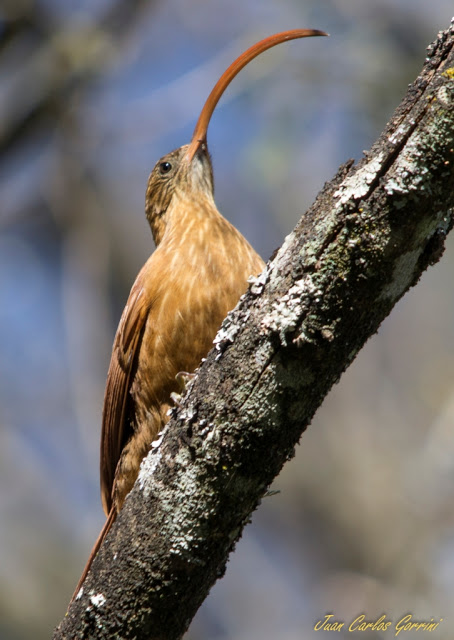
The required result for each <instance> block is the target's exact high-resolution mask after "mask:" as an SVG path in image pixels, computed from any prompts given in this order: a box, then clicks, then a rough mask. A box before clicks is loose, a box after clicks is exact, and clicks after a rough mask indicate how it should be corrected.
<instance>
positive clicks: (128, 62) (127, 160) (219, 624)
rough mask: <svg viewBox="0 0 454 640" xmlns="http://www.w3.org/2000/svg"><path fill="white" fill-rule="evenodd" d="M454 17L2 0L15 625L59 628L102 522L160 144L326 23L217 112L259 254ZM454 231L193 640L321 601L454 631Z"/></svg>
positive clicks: (0, 592)
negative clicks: (219, 84) (221, 90)
mask: <svg viewBox="0 0 454 640" xmlns="http://www.w3.org/2000/svg"><path fill="white" fill-rule="evenodd" d="M452 14H453V5H452V0H431V2H430V3H429V2H427V0H370V1H369V2H364V0H323V2H320V0H305V2H299V1H297V0H241V2H240V1H239V0H232V1H231V2H229V3H225V2H223V1H222V0H211V1H210V2H203V1H202V0H192V2H190V3H189V2H183V0H166V1H165V2H164V0H151V1H149V2H145V1H144V0H142V1H141V0H118V1H114V0H111V1H110V2H108V1H107V0H90V1H88V0H78V1H77V2H75V1H71V0H58V1H57V0H40V1H33V0H9V1H8V0H1V1H0V149H1V156H0V638H2V639H3V640H22V639H25V638H33V639H34V640H41V639H44V638H49V637H50V635H51V632H52V629H53V627H54V626H55V625H56V624H57V623H58V622H59V621H60V619H61V617H62V616H63V615H64V613H65V610H66V606H67V603H68V600H69V598H70V596H71V594H72V591H73V588H74V586H75V584H76V582H77V580H78V578H79V575H80V573H81V570H82V568H83V565H84V564H85V561H86V559H87V557H88V554H89V551H90V548H91V546H92V543H93V542H94V540H95V538H96V536H97V534H98V532H99V530H100V528H101V526H102V524H103V521H104V518H103V514H102V509H101V504H100V499H99V486H98V446H99V444H98V443H99V432H100V418H101V408H102V399H103V392H104V383H105V377H106V371H107V366H108V361H109V357H110V350H111V345H112V341H113V336H114V332H115V329H116V325H117V323H118V320H119V317H120V314H121V311H122V308H123V305H124V303H125V301H126V298H127V295H128V292H129V288H130V286H131V284H132V282H133V280H134V278H135V276H136V274H137V272H138V271H139V269H140V267H141V266H142V264H143V263H144V262H145V260H146V259H147V257H148V256H149V254H150V252H151V251H152V249H153V244H152V238H151V234H150V232H149V229H148V226H147V223H146V221H145V217H144V194H145V187H146V181H147V177H148V174H149V172H150V171H151V169H152V167H153V165H154V163H155V162H156V161H157V160H158V158H159V157H160V156H161V155H163V154H164V153H166V152H168V151H170V150H171V149H173V148H175V147H178V146H180V145H181V144H184V143H186V142H188V141H189V139H190V136H191V133H192V129H193V127H194V125H195V121H196V118H197V116H198V113H199V110H200V108H201V106H202V104H203V102H204V100H205V98H206V97H207V95H208V93H209V91H210V90H211V88H212V86H213V84H214V82H215V81H216V80H217V78H218V76H219V75H220V73H221V72H222V71H223V70H224V69H225V68H226V66H227V65H228V64H229V63H230V62H231V61H232V60H233V59H234V58H235V57H236V56H237V55H238V54H239V53H241V52H242V51H243V50H244V49H245V48H246V47H247V46H249V45H250V44H252V43H253V42H255V41H256V40H258V39H260V38H262V37H264V36H266V35H269V34H270V33H273V32H277V31H281V30H284V29H289V28H294V27H312V28H319V29H325V30H327V31H329V32H330V33H331V38H329V39H325V38H324V39H322V38H320V39H311V40H306V41H296V42H292V43H288V44H285V45H281V46H280V47H278V48H277V49H275V50H273V51H271V52H268V53H266V54H264V55H263V56H262V57H261V58H260V59H257V60H256V61H255V62H254V63H252V64H251V65H250V66H249V67H247V68H246V69H245V70H244V71H243V72H242V73H241V74H240V76H239V77H238V78H237V79H236V80H235V81H234V83H233V85H232V86H231V88H230V90H229V91H228V93H227V94H226V96H225V98H224V99H223V100H222V103H221V104H220V106H219V107H218V109H217V111H216V112H215V115H214V118H213V120H212V123H211V127H210V131H209V143H210V149H211V152H212V154H213V161H214V171H215V178H216V200H217V204H218V207H219V208H220V210H221V211H222V212H223V213H224V215H225V216H226V217H227V218H228V219H229V220H230V221H231V222H233V224H235V225H236V226H237V227H238V228H239V229H240V230H241V231H242V232H243V234H244V235H246V237H247V238H248V239H249V240H250V241H251V243H252V244H253V245H254V246H255V248H256V249H257V250H258V251H259V252H260V253H261V255H262V256H263V257H264V258H265V259H267V258H268V257H269V256H270V254H271V253H272V251H273V250H274V249H275V248H276V247H278V246H279V245H280V244H281V243H282V241H283V238H284V236H285V235H286V234H287V233H289V232H290V231H291V229H292V228H293V227H294V225H295V224H296V222H297V220H298V219H299V217H300V216H301V215H302V213H303V212H304V210H305V209H306V208H307V207H308V205H309V204H310V203H311V201H312V200H313V198H314V196H315V195H316V193H317V192H318V190H319V189H320V187H321V186H322V184H323V182H324V181H326V180H329V179H330V178H331V177H332V176H333V174H334V173H335V171H336V169H337V167H338V165H339V164H340V163H342V162H344V161H345V160H347V159H348V158H350V157H353V158H355V159H356V160H358V159H359V158H360V157H361V156H362V151H363V149H367V148H368V147H369V146H370V145H371V143H372V142H373V141H374V140H375V138H376V137H377V136H378V134H379V132H380V131H381V130H382V128H383V127H384V125H385V123H386V121H387V120H388V119H389V117H390V116H391V114H392V112H393V109H394V108H395V107H396V106H397V104H398V103H399V101H400V99H401V98H402V96H403V95H404V93H405V91H406V88H407V84H408V83H409V82H412V81H413V80H414V78H415V77H416V75H417V74H418V72H419V71H420V69H421V67H422V64H423V61H424V57H425V48H426V46H427V45H428V44H429V43H430V42H431V41H432V40H433V39H434V38H435V36H436V33H437V31H438V30H440V29H445V28H447V27H448V25H449V22H450V19H451V16H452ZM453 244H454V238H452V237H451V239H450V240H449V241H448V245H447V250H446V253H445V255H444V257H443V259H442V261H441V263H440V264H438V265H436V266H435V267H434V268H432V269H430V271H429V272H427V273H426V274H425V275H424V277H423V278H422V279H421V282H420V283H419V285H418V286H417V287H416V288H415V289H413V290H412V291H411V292H409V294H407V295H406V296H405V298H404V299H403V300H402V301H401V302H400V303H399V305H398V306H397V307H396V309H395V310H394V311H393V313H392V314H391V316H390V317H389V318H388V319H387V320H386V322H384V323H383V325H382V327H381V329H380V331H379V332H378V334H377V335H376V336H375V337H374V338H373V339H371V340H370V341H369V342H368V344H367V345H366V347H365V349H364V350H363V351H362V352H361V354H360V355H359V356H358V358H357V359H356V361H355V362H354V363H353V365H352V366H351V367H350V369H349V370H348V371H347V373H346V374H345V375H344V376H343V378H342V380H341V381H340V383H339V384H338V385H337V386H336V387H335V388H334V389H333V390H332V392H331V394H330V395H329V397H328V398H327V400H326V402H325V404H324V406H323V407H322V409H321V410H320V411H319V413H318V414H317V416H316V418H315V420H314V423H313V425H312V426H311V427H310V429H309V430H308V431H307V432H306V434H305V435H304V436H303V438H302V441H301V446H299V447H298V448H297V452H296V456H295V458H294V459H293V460H292V461H291V462H289V463H288V464H287V466H286V467H285V469H284V470H283V472H282V474H281V475H280V477H279V478H278V479H277V480H276V482H275V485H274V486H273V488H274V489H276V490H279V491H280V493H279V494H278V495H275V496H273V497H269V498H266V499H264V500H263V504H262V505H261V507H260V508H259V509H258V511H257V512H256V513H255V514H254V517H253V522H252V524H251V525H249V527H247V529H246V531H245V534H244V536H243V538H242V540H241V541H240V543H239V544H238V546H237V549H236V551H235V553H234V554H233V555H232V557H231V559H230V562H229V564H228V567H227V573H226V575H225V577H224V578H223V579H222V580H221V581H219V582H218V583H217V584H216V585H215V587H214V588H213V590H212V592H211V594H210V596H209V598H208V599H207V601H206V602H205V603H204V605H203V606H202V608H201V609H200V611H199V612H198V614H197V616H196V618H195V620H194V621H193V623H192V625H191V627H190V630H189V632H188V634H187V637H188V638H189V639H196V638H197V639H198V640H202V639H210V640H230V639H233V638H235V640H243V639H244V640H255V639H259V638H260V639H261V640H267V639H270V640H271V639H273V640H274V639H276V638H279V639H280V640H293V639H295V640H296V639H300V638H311V637H314V636H315V635H316V633H315V631H314V630H313V628H314V624H315V623H316V622H317V621H318V620H320V619H323V618H324V616H325V614H327V613H332V614H334V618H335V619H337V620H344V621H346V622H347V623H349V622H350V621H351V620H353V619H354V618H355V617H356V616H357V615H359V614H360V613H364V614H366V616H367V619H372V620H373V619H375V618H377V617H378V616H380V615H381V614H382V613H386V614H387V619H388V620H393V621H394V622H396V621H397V620H398V619H399V618H400V617H402V616H403V615H404V614H406V613H412V614H413V615H414V616H415V617H416V618H418V619H427V620H430V618H431V617H433V618H434V619H436V620H437V621H438V620H439V619H440V617H442V618H444V620H443V622H442V624H441V625H440V627H439V629H438V630H437V631H436V632H434V633H432V637H437V638H448V637H453V633H454V619H453V618H452V617H451V618H450V615H449V614H450V613H451V612H452V603H453V601H454V526H453V525H454V296H453V295H452V282H453V277H454V246H453ZM317 633H318V635H317V637H319V638H323V637H331V635H332V634H331V635H330V634H324V632H320V631H319V632H317ZM338 635H340V636H341V635H342V634H338ZM385 635H386V636H388V637H391V632H387V633H386V634H385ZM346 636H347V633H346V634H345V637H346ZM368 637H381V635H380V634H376V635H374V634H373V633H370V634H369V636H368Z"/></svg>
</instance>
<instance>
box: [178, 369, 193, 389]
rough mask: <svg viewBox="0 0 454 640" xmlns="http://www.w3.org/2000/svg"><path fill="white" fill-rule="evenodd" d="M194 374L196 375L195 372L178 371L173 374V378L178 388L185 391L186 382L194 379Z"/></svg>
mask: <svg viewBox="0 0 454 640" xmlns="http://www.w3.org/2000/svg"><path fill="white" fill-rule="evenodd" d="M195 376H196V374H195V373H188V372H187V371H179V372H178V373H177V375H176V376H175V380H176V381H177V382H178V384H179V385H180V389H181V390H182V391H183V392H184V391H186V389H187V387H188V384H189V383H190V382H191V380H194V378H195Z"/></svg>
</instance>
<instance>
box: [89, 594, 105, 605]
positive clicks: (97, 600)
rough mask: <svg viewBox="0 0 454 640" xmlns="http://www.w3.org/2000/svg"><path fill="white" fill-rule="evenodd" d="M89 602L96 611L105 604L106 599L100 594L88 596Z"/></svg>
mask: <svg viewBox="0 0 454 640" xmlns="http://www.w3.org/2000/svg"><path fill="white" fill-rule="evenodd" d="M90 602H91V604H92V605H93V606H94V607H95V608H96V609H99V607H102V606H103V605H104V604H105V603H106V598H105V596H104V595H103V594H102V593H94V594H93V595H91V596H90Z"/></svg>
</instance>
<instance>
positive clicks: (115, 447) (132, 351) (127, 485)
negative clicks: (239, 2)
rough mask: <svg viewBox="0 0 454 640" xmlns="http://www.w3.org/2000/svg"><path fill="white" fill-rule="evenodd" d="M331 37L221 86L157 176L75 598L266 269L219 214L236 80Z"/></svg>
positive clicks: (288, 35)
mask: <svg viewBox="0 0 454 640" xmlns="http://www.w3.org/2000/svg"><path fill="white" fill-rule="evenodd" d="M315 35H326V34H325V33H324V32H321V31H314V30H308V29H300V30H295V31H287V32H284V33H281V34H276V35H274V36H270V37H269V38H266V39H265V40H262V41H261V42H259V43H257V44H256V45H254V46H253V47H251V48H250V49H248V50H247V51H246V52H245V53H243V54H242V55H241V56H240V57H239V58H238V59H237V60H236V61H235V62H234V63H233V64H232V65H231V66H230V67H229V68H228V69H227V71H226V72H225V73H224V74H223V75H222V76H221V78H220V79H219V81H218V83H217V84H216V85H215V87H214V89H213V91H212V92H211V94H210V96H209V98H208V100H207V101H206V103H205V106H204V108H203V109H202V112H201V114H200V117H199V120H198V122H197V125H196V128H195V130H194V135H193V138H192V141H191V143H190V144H189V145H185V146H183V147H180V148H179V149H176V150H175V151H172V152H171V153H169V154H168V155H166V156H164V157H163V158H161V159H160V160H159V162H158V163H157V164H156V166H155V167H154V169H153V171H152V172H151V175H150V178H149V181H148V188H147V193H146V201H145V202H146V204H145V211H146V216H147V220H148V222H149V224H150V227H151V231H152V234H153V238H154V241H155V244H156V247H157V248H156V250H155V252H154V253H153V254H152V255H151V257H150V258H149V259H148V261H147V262H146V263H145V265H144V267H143V268H142V270H141V271H140V273H139V275H138V276H137V279H136V281H135V282H134V285H133V287H132V289H131V293H130V295H129V298H128V301H127V303H126V307H125V309H124V311H123V314H122V316H121V320H120V324H119V326H118V329H117V333H116V336H115V341H114V345H113V350H112V358H111V361H110V366H109V372H108V375H107V384H106V392H105V398H104V409H103V417H102V435H101V497H102V503H103V508H104V511H105V513H106V515H107V520H106V523H105V525H104V527H103V530H102V531H101V533H100V535H99V537H98V540H97V541H96V543H95V546H94V548H93V550H92V553H91V555H90V558H89V560H88V563H87V566H86V567H85V570H84V572H83V574H82V577H81V579H80V581H79V584H78V586H77V588H76V591H75V593H74V595H73V598H74V597H75V595H76V594H77V592H78V590H79V588H80V586H81V584H82V582H83V580H84V579H85V576H86V574H87V573H88V570H89V568H90V566H91V562H92V560H93V558H94V556H95V555H96V553H97V551H98V549H99V547H100V545H101V543H102V542H103V540H104V538H105V536H106V534H107V532H108V531H109V529H110V527H111V526H112V523H113V522H114V520H115V518H116V515H117V513H118V512H119V510H120V509H121V507H122V505H123V502H124V500H125V497H126V495H127V494H128V493H129V491H130V490H131V489H132V487H133V485H134V482H135V480H136V478H137V475H138V471H139V467H140V463H141V461H142V459H143V458H144V456H145V455H146V454H147V453H148V451H149V448H150V444H151V442H152V441H153V440H154V439H155V438H156V436H157V434H158V433H159V431H160V430H161V429H162V427H163V426H164V425H165V423H166V422H167V420H168V415H167V413H168V409H169V408H170V406H171V400H170V394H171V393H172V392H174V391H177V390H178V383H177V381H176V379H175V376H176V375H177V374H178V373H179V372H183V371H185V372H193V371H194V370H195V369H196V368H197V367H198V365H199V364H200V361H201V359H202V358H203V357H204V356H205V355H206V354H207V353H208V351H209V350H210V348H211V346H212V342H213V339H214V337H215V335H216V332H217V330H218V328H219V326H220V324H221V322H222V320H223V319H224V317H225V316H226V315H227V312H228V311H229V310H230V309H232V308H233V307H234V306H235V305H236V303H237V302H238V300H239V298H240V296H241V295H242V294H243V293H244V292H245V291H246V288H247V280H248V278H249V276H251V275H257V274H258V273H260V272H261V271H262V269H263V267H264V263H263V261H262V259H261V258H260V257H259V256H258V255H257V253H256V252H255V251H254V250H253V249H252V247H251V246H250V244H249V243H248V242H247V241H246V239H245V238H244V237H243V236H242V235H241V233H240V232H239V231H237V229H235V227H234V226H232V225H231V224H230V223H229V222H228V221H227V220H226V219H225V218H223V217H222V215H221V214H220V213H219V211H218V210H217V208H216V205H215V202H214V197H213V170H212V166H211V160H210V156H209V153H208V149H207V145H206V133H207V128H208V124H209V121H210V118H211V115H212V113H213V111H214V108H215V107H216V104H217V102H218V100H219V98H220V97H221V95H222V93H223V92H224V90H225V88H226V87H227V86H228V84H229V83H230V82H231V80H232V79H233V78H234V77H235V75H236V74H237V73H238V72H239V71H240V70H241V69H242V68H243V67H244V66H245V65H246V64H247V63H248V62H249V61H250V60H252V59H253V58H254V57H256V56H257V55H259V54H260V53H261V52H262V51H265V50H266V49H268V48H270V47H272V46H274V45H276V44H279V43H280V42H283V41H285V40H290V39H293V38H302V37H307V36H315Z"/></svg>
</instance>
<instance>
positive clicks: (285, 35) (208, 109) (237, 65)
mask: <svg viewBox="0 0 454 640" xmlns="http://www.w3.org/2000/svg"><path fill="white" fill-rule="evenodd" d="M327 35H328V34H327V33H325V31H318V30H317V29H292V30H291V31H282V32H281V33H275V34H274V35H272V36H268V38H265V39H264V40H260V42H257V43H256V44H254V45H252V47H249V49H247V50H246V51H245V52H244V53H242V54H241V55H240V56H239V57H238V58H237V59H236V60H235V61H234V62H232V64H231V65H230V67H228V69H226V70H225V71H224V73H223V74H222V76H221V77H220V78H219V80H218V81H217V82H216V84H215V85H214V87H213V89H212V91H211V93H210V95H209V96H208V98H207V101H206V102H205V104H204V106H203V109H202V111H201V112H200V116H199V119H198V120H197V124H196V126H195V129H194V133H193V134H192V140H191V142H190V144H189V147H188V152H187V155H186V159H187V161H188V162H191V160H192V159H193V157H194V155H195V154H196V153H197V150H198V149H199V147H200V145H202V144H206V140H207V130H208V125H209V124H210V120H211V116H212V115H213V111H214V110H215V108H216V105H217V103H218V102H219V99H220V98H221V96H222V94H223V93H224V91H225V90H226V88H227V87H228V86H229V84H230V83H231V82H232V80H233V78H234V77H235V76H236V75H237V74H238V73H239V72H240V71H241V69H242V68H243V67H245V66H246V65H247V64H248V63H249V62H251V60H253V59H254V58H256V57H257V56H259V55H260V54H261V53H263V52H264V51H266V50H267V49H271V47H275V46H276V45H277V44H280V43H281V42H287V40H295V39H296V38H310V37H312V36H327Z"/></svg>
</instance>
